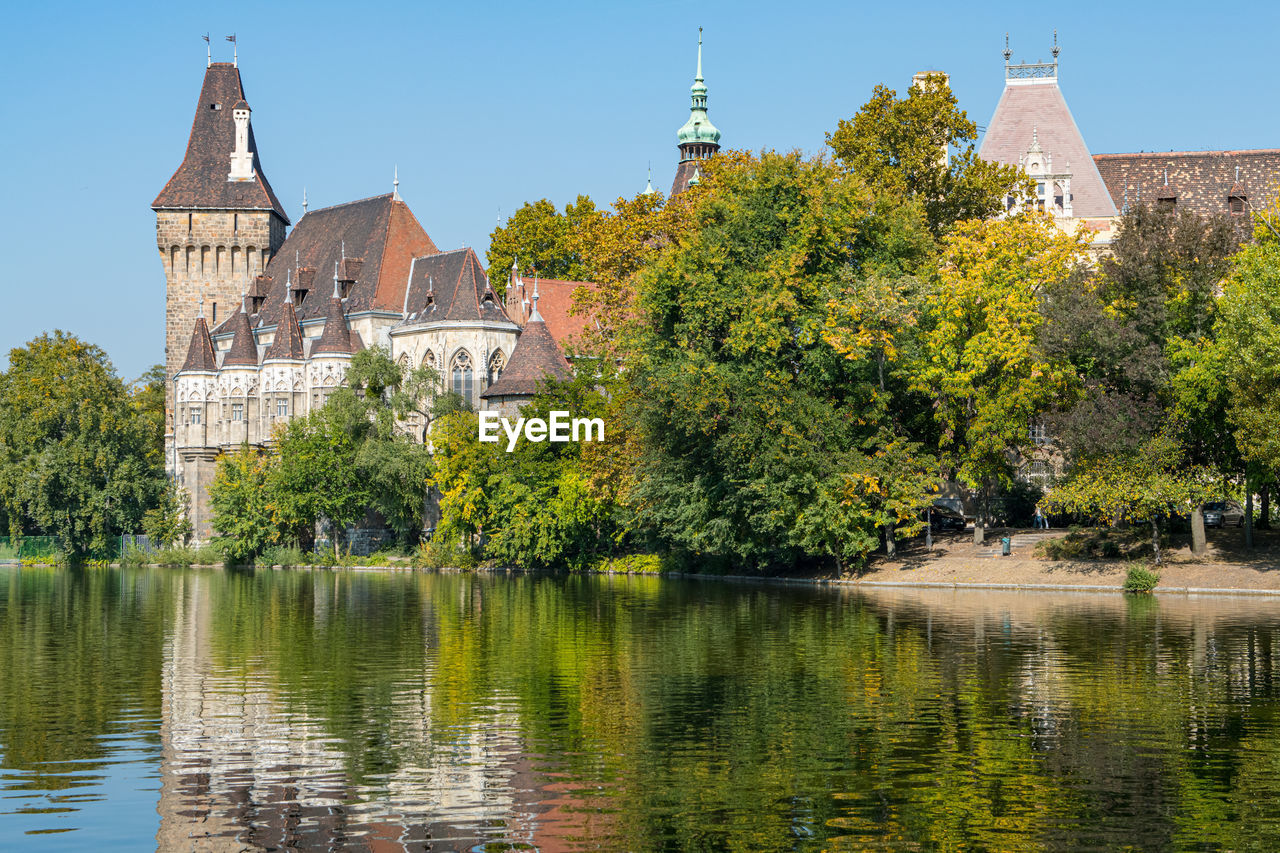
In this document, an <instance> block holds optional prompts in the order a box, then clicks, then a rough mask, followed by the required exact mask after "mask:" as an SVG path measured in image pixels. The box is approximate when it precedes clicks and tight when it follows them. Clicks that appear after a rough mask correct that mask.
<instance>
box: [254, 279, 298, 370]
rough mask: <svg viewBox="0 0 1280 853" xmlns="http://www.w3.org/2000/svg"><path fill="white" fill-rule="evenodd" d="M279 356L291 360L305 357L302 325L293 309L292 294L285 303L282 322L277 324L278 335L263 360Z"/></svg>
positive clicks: (281, 317)
mask: <svg viewBox="0 0 1280 853" xmlns="http://www.w3.org/2000/svg"><path fill="white" fill-rule="evenodd" d="M277 358H278V359H287V360H290V361H301V360H302V358H303V350H302V327H301V326H299V325H298V313H297V312H296V311H294V310H293V299H292V294H290V298H289V299H288V300H286V301H285V303H284V311H283V313H282V314H281V316H280V322H278V323H277V324H276V336H275V338H274V340H272V341H271V346H269V347H267V352H266V354H265V355H264V356H263V357H262V360H263V361H264V362H266V361H270V360H271V359H277Z"/></svg>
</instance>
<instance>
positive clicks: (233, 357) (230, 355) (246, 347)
mask: <svg viewBox="0 0 1280 853" xmlns="http://www.w3.org/2000/svg"><path fill="white" fill-rule="evenodd" d="M228 324H229V325H230V327H231V330H232V332H233V333H234V335H233V337H232V338H231V349H229V350H227V354H226V356H225V357H224V358H223V359H222V366H223V367H257V366H258V344H257V342H256V341H255V340H254V337H253V329H251V328H250V327H249V315H248V314H246V313H245V311H244V306H243V305H241V307H240V310H239V311H237V312H235V313H234V314H232V315H231V319H230V320H228V321H227V322H226V323H224V324H223V325H224V326H225V325H228Z"/></svg>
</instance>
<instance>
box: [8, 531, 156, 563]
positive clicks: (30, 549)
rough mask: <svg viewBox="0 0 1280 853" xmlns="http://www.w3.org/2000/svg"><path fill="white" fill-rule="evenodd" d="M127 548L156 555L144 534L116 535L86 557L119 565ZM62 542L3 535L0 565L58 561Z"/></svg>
mask: <svg viewBox="0 0 1280 853" xmlns="http://www.w3.org/2000/svg"><path fill="white" fill-rule="evenodd" d="M126 548H136V549H138V550H140V551H144V552H146V553H148V554H153V553H155V550H156V549H155V547H154V546H153V545H152V544H151V541H150V540H149V539H148V538H147V537H146V536H142V535H141V534H126V535H124V536H113V537H111V538H110V539H108V540H107V544H106V547H104V548H96V549H93V550H92V551H90V552H89V553H88V554H86V555H85V558H86V559H90V560H109V561H112V562H115V561H116V560H119V559H120V556H121V555H122V554H123V553H124V552H125V549H126ZM63 553H64V552H63V549H62V543H61V542H60V541H59V540H58V537H56V536H0V563H16V562H18V561H19V560H48V561H50V562H56V561H58V560H60V559H61V558H62V555H63Z"/></svg>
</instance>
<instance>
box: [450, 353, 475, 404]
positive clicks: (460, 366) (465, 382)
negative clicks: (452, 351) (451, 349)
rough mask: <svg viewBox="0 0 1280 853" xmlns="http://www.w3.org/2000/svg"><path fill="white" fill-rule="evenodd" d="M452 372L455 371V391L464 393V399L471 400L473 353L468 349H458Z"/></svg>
mask: <svg viewBox="0 0 1280 853" xmlns="http://www.w3.org/2000/svg"><path fill="white" fill-rule="evenodd" d="M451 372H452V373H453V393H455V394H460V395H462V397H463V399H465V400H467V401H468V402H470V401H471V391H472V376H473V368H472V366H471V354H470V353H469V352H467V351H466V350H458V354H457V355H455V356H454V357H453V366H452V371H451Z"/></svg>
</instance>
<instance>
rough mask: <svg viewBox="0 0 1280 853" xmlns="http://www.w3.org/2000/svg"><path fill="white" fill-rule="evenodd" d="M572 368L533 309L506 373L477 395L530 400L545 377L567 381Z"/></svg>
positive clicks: (571, 373) (535, 309) (503, 372)
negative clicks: (526, 398)
mask: <svg viewBox="0 0 1280 853" xmlns="http://www.w3.org/2000/svg"><path fill="white" fill-rule="evenodd" d="M572 376H573V368H572V367H571V366H570V365H569V362H568V360H567V359H566V358H565V357H564V353H562V352H560V347H559V346H557V345H556V341H555V338H553V337H551V332H550V331H548V330H547V324H546V323H545V322H543V320H542V316H541V315H540V314H538V309H537V306H536V305H535V306H534V310H533V314H532V315H531V316H530V317H529V322H528V323H526V324H525V327H524V331H523V332H521V333H520V339H519V340H518V341H516V348H515V350H513V351H512V353H511V359H510V361H508V362H507V368H506V370H504V371H502V376H501V377H499V378H498V381H497V382H495V383H493V384H492V385H490V386H489V387H488V388H486V389H485V390H484V393H482V394H481V395H480V396H481V397H482V398H486V399H487V398H489V397H531V396H533V395H534V394H535V393H537V391H538V385H539V384H541V383H542V382H543V381H545V380H546V379H548V378H551V379H560V380H565V379H570V378H572Z"/></svg>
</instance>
